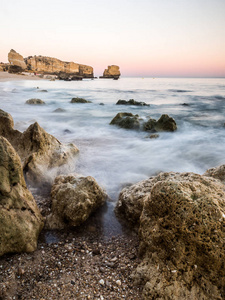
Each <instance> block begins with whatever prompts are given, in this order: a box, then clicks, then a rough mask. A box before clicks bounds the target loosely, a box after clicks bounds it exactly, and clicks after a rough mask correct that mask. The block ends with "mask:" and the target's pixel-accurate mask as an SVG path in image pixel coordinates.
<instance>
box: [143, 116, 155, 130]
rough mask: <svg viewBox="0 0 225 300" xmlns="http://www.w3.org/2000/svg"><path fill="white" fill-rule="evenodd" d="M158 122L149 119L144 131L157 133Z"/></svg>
mask: <svg viewBox="0 0 225 300" xmlns="http://www.w3.org/2000/svg"><path fill="white" fill-rule="evenodd" d="M156 123H157V121H156V120H155V119H152V118H149V120H148V121H147V122H145V124H144V128H143V129H144V131H155V126H156Z"/></svg>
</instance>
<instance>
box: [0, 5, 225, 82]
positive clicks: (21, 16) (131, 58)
mask: <svg viewBox="0 0 225 300" xmlns="http://www.w3.org/2000/svg"><path fill="white" fill-rule="evenodd" d="M3 2H5V3H3V4H2V7H1V9H0V22H1V26H0V28H1V29H0V31H1V32H0V33H1V46H0V61H3V62H7V60H8V59H7V54H8V52H9V51H10V49H12V48H13V49H14V50H16V51H17V52H19V53H20V54H21V55H23V56H24V57H26V56H29V55H43V56H52V57H56V58H58V59H61V60H65V61H74V62H77V63H82V64H87V65H91V66H92V67H93V68H94V71H95V75H97V76H98V75H101V74H102V73H103V71H104V69H105V68H106V67H107V66H108V65H112V64H116V65H119V66H120V69H121V73H122V75H124V76H142V77H143V76H153V77H157V76H207V77H210V76H212V77H215V76H216V77H217V76H220V77H224V76H225V34H224V28H225V18H224V12H225V1H224V0H204V1H203V0H198V1H196V0H189V1H188V0H173V1H166V0H158V1H155V0H140V1H138V2H137V1H134V0H129V1H128V0H120V1H119V0H114V1H107V0H104V1H103V0H95V1H91V0H84V1H74V0H73V1H72V0H65V1H59V0H58V1H57V0H55V1H53V0H49V1H43V0H39V1H38V2H37V1H33V0H30V1H28V0H21V1H19V2H16V1H14V0H7V1H6V0H3ZM43 8H44V9H43Z"/></svg>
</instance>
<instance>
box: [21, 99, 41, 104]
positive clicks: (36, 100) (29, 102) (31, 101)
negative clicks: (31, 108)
mask: <svg viewBox="0 0 225 300" xmlns="http://www.w3.org/2000/svg"><path fill="white" fill-rule="evenodd" d="M25 103H26V104H30V105H44V104H45V102H44V101H43V100H41V99H36V98H32V99H29V100H27V101H26V102H25Z"/></svg>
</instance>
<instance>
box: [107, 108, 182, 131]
mask: <svg viewBox="0 0 225 300" xmlns="http://www.w3.org/2000/svg"><path fill="white" fill-rule="evenodd" d="M110 125H118V126H120V127H122V128H125V129H136V130H144V131H153V132H155V131H157V132H160V131H175V130H176V129H177V125H176V122H175V120H174V119H173V118H171V117H170V116H168V115H161V117H160V118H159V120H158V121H156V120H155V119H152V118H149V120H148V121H147V122H144V121H143V119H141V118H140V117H139V115H133V114H132V113H126V112H124V113H123V112H121V113H118V114H117V115H116V116H115V117H114V118H113V119H112V121H111V123H110Z"/></svg>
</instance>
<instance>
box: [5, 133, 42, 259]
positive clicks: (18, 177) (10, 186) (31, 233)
mask: <svg viewBox="0 0 225 300" xmlns="http://www.w3.org/2000/svg"><path fill="white" fill-rule="evenodd" d="M42 227H43V219H42V217H41V214H40V211H39V209H38V207H37V205H36V202H35V200H34V198H33V196H32V195H31V193H30V192H29V190H28V189H27V187H26V183H25V180H24V177H23V170H22V166H21V161H20V158H19V156H18V154H17V153H16V151H15V150H14V149H13V147H12V146H11V144H10V143H9V142H8V141H7V139H5V138H4V137H2V136H0V228H1V230H0V256H1V255H3V254H5V253H14V252H31V251H34V250H35V249H36V247H37V239H38V235H39V233H40V231H41V229H42Z"/></svg>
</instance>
